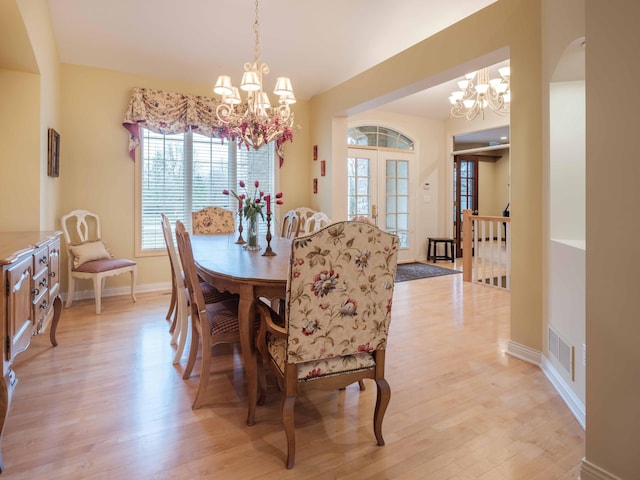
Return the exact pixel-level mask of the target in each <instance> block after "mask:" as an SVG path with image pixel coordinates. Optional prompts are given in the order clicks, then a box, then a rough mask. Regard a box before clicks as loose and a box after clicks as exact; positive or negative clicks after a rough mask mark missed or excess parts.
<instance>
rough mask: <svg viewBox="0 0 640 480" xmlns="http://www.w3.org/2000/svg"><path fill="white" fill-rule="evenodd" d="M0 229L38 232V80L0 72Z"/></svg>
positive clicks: (20, 73) (31, 76)
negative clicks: (0, 106)
mask: <svg viewBox="0 0 640 480" xmlns="http://www.w3.org/2000/svg"><path fill="white" fill-rule="evenodd" d="M0 105H2V108H1V109H0V144H2V146H3V147H2V149H3V152H2V156H0V164H1V168H2V175H0V192H2V193H1V195H2V200H1V201H0V228H1V229H2V230H3V231H5V232H19V231H25V230H38V229H39V228H40V223H39V220H40V163H39V162H40V157H39V155H40V144H39V141H40V138H39V136H40V78H39V75H37V74H34V73H22V72H15V71H8V70H0Z"/></svg>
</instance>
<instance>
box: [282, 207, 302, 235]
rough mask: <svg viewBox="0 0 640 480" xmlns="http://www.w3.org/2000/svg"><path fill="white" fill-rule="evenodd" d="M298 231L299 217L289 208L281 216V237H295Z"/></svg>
mask: <svg viewBox="0 0 640 480" xmlns="http://www.w3.org/2000/svg"><path fill="white" fill-rule="evenodd" d="M299 232H300V218H299V217H298V214H297V213H296V211H295V210H289V211H288V212H287V213H285V214H284V216H283V217H282V232H281V235H280V236H281V237H285V238H295V237H297V236H298V233H299Z"/></svg>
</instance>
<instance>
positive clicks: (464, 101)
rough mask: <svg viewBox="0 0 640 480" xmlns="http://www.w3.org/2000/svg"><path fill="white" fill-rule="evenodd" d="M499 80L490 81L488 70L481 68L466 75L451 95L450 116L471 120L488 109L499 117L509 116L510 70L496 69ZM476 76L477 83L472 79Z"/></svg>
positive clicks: (507, 68)
mask: <svg viewBox="0 0 640 480" xmlns="http://www.w3.org/2000/svg"><path fill="white" fill-rule="evenodd" d="M498 72H499V73H500V77H501V78H494V79H491V78H490V77H489V69H488V68H483V69H481V70H478V71H477V72H472V73H468V74H467V75H465V78H464V80H460V81H459V82H458V87H460V90H457V91H455V92H453V93H452V94H451V96H450V97H449V101H450V102H451V116H453V117H458V118H461V117H466V118H467V120H473V119H474V118H476V117H477V116H478V114H480V113H482V118H483V119H484V111H485V109H486V108H490V109H491V110H493V111H494V112H496V113H497V114H499V115H509V113H510V112H511V88H510V79H511V69H510V68H509V67H502V68H500V69H498ZM476 76H477V83H475V84H474V79H475V78H476Z"/></svg>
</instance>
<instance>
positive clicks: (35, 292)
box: [31, 288, 40, 297]
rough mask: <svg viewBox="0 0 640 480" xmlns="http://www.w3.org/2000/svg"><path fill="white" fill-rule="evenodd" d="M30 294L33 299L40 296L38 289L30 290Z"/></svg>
mask: <svg viewBox="0 0 640 480" xmlns="http://www.w3.org/2000/svg"><path fill="white" fill-rule="evenodd" d="M31 293H32V294H33V296H34V297H37V296H38V295H40V289H38V288H34V289H33V290H31Z"/></svg>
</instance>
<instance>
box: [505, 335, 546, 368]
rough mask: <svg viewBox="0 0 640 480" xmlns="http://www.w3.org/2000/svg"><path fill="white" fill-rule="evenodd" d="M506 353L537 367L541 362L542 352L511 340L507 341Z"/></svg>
mask: <svg viewBox="0 0 640 480" xmlns="http://www.w3.org/2000/svg"><path fill="white" fill-rule="evenodd" d="M507 353H508V354H509V355H511V356H512V357H516V358H519V359H520V360H524V361H525V362H528V363H532V364H534V365H537V366H538V367H539V366H540V365H541V364H542V352H540V351H538V350H534V349H533V348H529V347H527V346H526V345H522V344H521V343H517V342H514V341H512V340H509V341H508V342H507Z"/></svg>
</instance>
